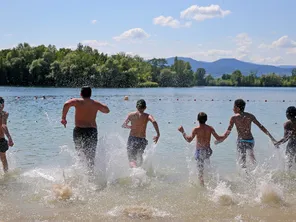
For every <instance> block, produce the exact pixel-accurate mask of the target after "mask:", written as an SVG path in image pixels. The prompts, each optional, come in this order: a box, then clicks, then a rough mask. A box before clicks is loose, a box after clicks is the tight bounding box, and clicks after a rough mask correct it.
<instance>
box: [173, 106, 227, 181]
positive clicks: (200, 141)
mask: <svg viewBox="0 0 296 222" xmlns="http://www.w3.org/2000/svg"><path fill="white" fill-rule="evenodd" d="M207 119H208V117H207V114H206V113H204V112H201V113H199V114H198V116H197V120H198V122H199V126H197V127H195V128H194V129H193V130H192V133H191V135H190V136H189V135H186V133H185V131H184V128H183V126H180V127H179V128H178V130H179V131H180V132H181V133H182V135H183V137H184V139H185V140H186V141H187V142H188V143H190V142H191V141H192V140H193V139H194V138H196V150H195V160H196V161H197V167H198V176H199V181H200V185H202V186H204V179H203V171H204V161H205V160H207V159H209V158H210V156H211V155H212V152H213V151H212V149H211V147H210V143H211V136H212V135H213V136H214V137H215V138H216V139H217V140H218V141H220V140H221V139H223V137H222V136H219V135H218V134H217V133H216V131H215V129H214V128H213V127H211V126H209V125H207V124H206V121H207Z"/></svg>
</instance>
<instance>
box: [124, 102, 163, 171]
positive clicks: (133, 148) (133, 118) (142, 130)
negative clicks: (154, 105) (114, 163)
mask: <svg viewBox="0 0 296 222" xmlns="http://www.w3.org/2000/svg"><path fill="white" fill-rule="evenodd" d="M136 107H137V111H135V112H131V113H129V114H128V116H127V118H126V120H125V121H124V123H123V125H122V127H123V128H127V129H130V130H131V131H130V135H129V137H128V141H127V155H128V160H129V164H130V167H131V168H135V167H139V166H141V165H142V163H143V153H144V150H145V148H146V146H147V145H148V141H147V140H146V129H147V123H148V122H149V121H150V122H151V123H152V124H153V126H154V128H155V131H156V133H157V135H156V136H155V137H154V138H153V140H154V142H155V143H157V141H158V139H159V136H160V133H159V128H158V124H157V122H156V120H155V119H154V118H153V116H152V115H150V114H148V113H145V112H144V111H145V109H146V102H145V100H143V99H140V100H139V101H137V105H136ZM129 122H131V125H128V123H129Z"/></svg>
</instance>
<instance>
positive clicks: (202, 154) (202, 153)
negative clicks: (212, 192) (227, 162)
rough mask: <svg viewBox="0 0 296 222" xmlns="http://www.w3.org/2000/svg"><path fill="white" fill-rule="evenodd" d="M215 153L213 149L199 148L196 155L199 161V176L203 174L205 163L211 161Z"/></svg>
mask: <svg viewBox="0 0 296 222" xmlns="http://www.w3.org/2000/svg"><path fill="white" fill-rule="evenodd" d="M212 153H213V151H212V149H211V148H202V149H201V148H197V149H196V151H195V154H194V157H195V160H196V161H197V168H198V173H199V175H202V174H203V170H204V161H205V160H206V159H209V158H210V156H211V155H212Z"/></svg>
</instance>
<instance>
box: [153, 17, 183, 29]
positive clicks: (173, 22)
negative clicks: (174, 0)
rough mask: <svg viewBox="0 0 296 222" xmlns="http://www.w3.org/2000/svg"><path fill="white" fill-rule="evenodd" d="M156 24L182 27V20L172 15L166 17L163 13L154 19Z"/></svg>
mask: <svg viewBox="0 0 296 222" xmlns="http://www.w3.org/2000/svg"><path fill="white" fill-rule="evenodd" d="M153 23H154V25H160V26H169V27H171V28H180V22H179V21H178V20H177V19H174V18H173V17H172V16H168V17H164V16H163V15H161V16H159V17H156V18H154V19H153Z"/></svg>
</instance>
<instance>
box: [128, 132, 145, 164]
mask: <svg viewBox="0 0 296 222" xmlns="http://www.w3.org/2000/svg"><path fill="white" fill-rule="evenodd" d="M147 145H148V141H147V140H146V139H145V138H140V137H135V136H129V138H128V141H127V155H128V160H129V161H130V162H131V161H137V158H140V159H142V155H143V153H144V150H145V148H146V146H147ZM140 162H141V161H140Z"/></svg>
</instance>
